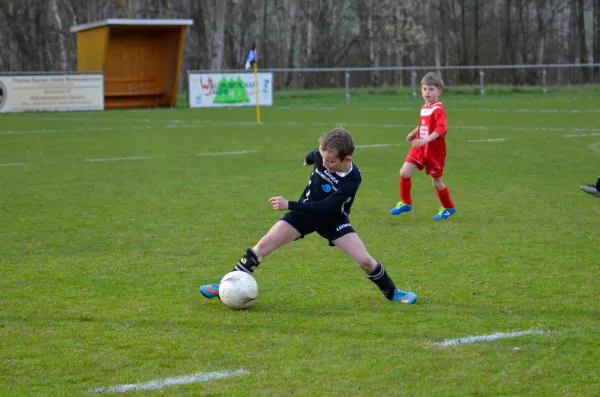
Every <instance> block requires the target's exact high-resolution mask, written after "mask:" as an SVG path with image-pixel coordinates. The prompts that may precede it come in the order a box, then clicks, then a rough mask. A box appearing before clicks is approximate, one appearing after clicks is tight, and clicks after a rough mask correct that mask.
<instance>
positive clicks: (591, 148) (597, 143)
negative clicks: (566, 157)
mask: <svg viewBox="0 0 600 397" xmlns="http://www.w3.org/2000/svg"><path fill="white" fill-rule="evenodd" d="M598 146H600V142H596V143H592V144H591V145H588V149H590V150H593V151H594V152H598V153H600V148H599V147H598Z"/></svg>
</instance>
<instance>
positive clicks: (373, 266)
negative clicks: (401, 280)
mask: <svg viewBox="0 0 600 397" xmlns="http://www.w3.org/2000/svg"><path fill="white" fill-rule="evenodd" d="M346 232H347V234H344V235H342V236H341V237H338V238H336V239H334V240H332V241H333V243H334V244H335V245H336V246H337V247H338V248H339V249H341V250H342V251H344V252H345V253H346V255H348V256H349V257H350V258H352V259H353V260H354V262H356V264H357V265H358V266H359V267H360V268H361V269H362V270H363V271H364V272H365V273H366V275H367V278H368V279H369V280H371V281H372V282H373V283H374V284H375V285H376V286H377V288H379V290H380V291H381V293H382V294H383V296H385V297H386V298H387V299H388V300H389V301H391V302H399V303H404V304H412V303H415V301H416V300H417V295H416V294H415V293H414V292H406V291H402V290H400V289H398V288H396V285H395V284H394V281H392V278H391V277H390V276H389V274H388V273H387V271H386V270H385V268H384V267H383V265H382V264H381V262H379V261H377V260H375V259H374V258H373V257H372V256H371V255H370V254H369V253H368V251H367V249H366V248H365V245H364V244H363V242H362V240H361V239H360V237H358V234H356V232H355V231H354V230H353V229H352V227H349V228H348V229H347V230H346Z"/></svg>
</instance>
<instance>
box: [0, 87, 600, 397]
mask: <svg viewBox="0 0 600 397" xmlns="http://www.w3.org/2000/svg"><path fill="white" fill-rule="evenodd" d="M448 91H449V92H448V95H447V96H444V97H442V99H445V102H444V103H445V106H446V110H447V113H448V121H449V125H450V131H449V133H448V138H447V142H448V152H449V157H448V159H447V169H446V172H445V176H444V180H445V182H446V183H447V184H448V186H449V187H450V189H451V192H452V197H453V199H454V201H455V203H456V205H457V208H458V212H457V214H456V215H454V216H453V217H452V218H451V219H449V220H448V221H446V222H434V221H433V219H432V217H433V215H434V214H435V213H436V211H437V209H438V207H439V202H438V199H437V196H436V195H435V193H434V191H433V189H432V187H431V182H430V179H429V178H428V177H427V176H426V175H424V174H423V173H419V174H416V175H415V176H414V177H413V200H414V203H413V204H414V205H413V211H412V212H411V213H409V214H404V215H402V216H399V217H392V216H390V215H389V214H388V210H389V208H390V207H391V206H393V205H394V204H395V202H396V201H397V200H398V191H397V183H398V169H399V167H400V166H401V164H402V162H403V160H404V157H405V155H406V152H407V150H408V147H407V146H406V145H404V144H402V143H403V142H404V139H405V136H406V134H407V133H408V132H409V131H410V129H412V126H414V125H415V123H416V121H417V118H418V112H419V111H418V109H419V107H420V105H421V102H420V101H413V100H411V99H410V95H377V93H373V92H371V93H369V91H368V90H363V91H356V92H354V93H353V97H352V103H351V104H350V105H346V104H344V96H343V92H342V91H339V92H335V93H332V92H330V91H326V92H324V93H319V92H316V91H313V92H309V93H305V94H304V95H302V94H301V93H299V92H296V93H295V94H294V93H293V94H291V95H283V94H282V95H278V96H276V98H275V106H273V107H264V108H262V109H261V111H262V112H261V113H262V120H263V122H264V124H263V125H260V126H259V125H256V124H253V121H254V109H253V108H236V109H197V110H191V109H166V110H131V111H106V112H85V113H40V114H7V115H1V116H0V164H3V165H4V166H2V167H0V189H1V192H2V193H1V194H0V225H1V226H2V228H1V229H0V269H1V271H2V278H1V279H0V280H1V281H0V299H1V302H2V305H1V306H0V379H1V380H0V395H2V396H42V395H43V396H73V395H89V394H90V393H89V391H90V390H91V389H95V388H101V387H109V386H115V385H122V384H133V383H140V382H148V381H151V380H155V379H161V378H168V377H177V376H183V375H188V374H193V373H200V372H202V373H210V372H215V371H229V370H236V369H240V368H241V369H244V370H245V371H247V372H248V374H247V375H244V376H240V377H233V378H227V379H222V380H214V381H211V382H205V383H195V384H185V385H179V386H172V387H166V388H163V389H160V390H149V391H130V392H128V393H127V395H131V396H138V395H139V396H142V395H143V396H152V395H177V396H199V395H207V396H247V395H256V396H284V395H310V396H313V395H326V396H331V395H336V396H342V395H363V396H376V395H410V396H558V395H559V396H594V395H598V390H600V380H599V377H598V373H599V372H600V365H599V364H598V363H599V362H600V342H599V339H598V332H599V331H600V314H599V311H598V298H599V295H598V291H599V289H598V285H599V283H600V259H599V258H598V246H599V241H600V231H599V230H600V229H599V225H600V223H599V215H600V199H598V198H595V197H593V196H591V195H586V194H584V193H583V192H581V191H580V190H579V188H578V186H579V185H581V184H585V183H591V182H593V181H594V180H595V178H596V177H597V176H598V175H599V174H600V161H599V160H600V152H598V150H600V117H599V115H600V113H599V112H598V109H599V102H598V99H597V95H595V92H594V90H581V91H570V90H567V89H565V91H558V92H554V93H553V94H552V95H547V96H542V95H540V94H537V95H536V94H535V93H530V94H528V95H518V94H510V93H508V92H507V93H505V94H502V95H497V96H489V97H486V98H485V99H484V100H481V99H479V98H478V96H477V95H454V94H452V93H451V92H452V90H451V89H449V90H448ZM467 91H468V90H467ZM339 93H342V95H339ZM339 124H344V125H346V126H347V128H348V129H349V130H350V131H351V132H352V133H353V135H354V136H355V139H356V141H357V144H358V145H369V144H395V143H399V144H401V145H400V146H389V147H378V148H359V149H357V150H356V152H355V156H354V157H355V162H356V164H357V165H358V166H359V167H360V168H361V170H362V173H363V177H364V182H363V185H362V187H361V188H360V190H359V194H358V197H357V202H356V204H355V205H354V207H353V211H352V216H351V219H352V224H353V226H354V228H355V229H356V230H357V231H358V233H359V235H360V236H361V237H362V239H363V240H364V242H365V244H366V246H367V248H368V250H369V251H370V253H371V254H372V255H373V256H374V257H376V258H377V259H379V260H381V261H382V262H383V263H384V264H385V265H386V267H387V269H388V271H389V273H390V275H391V276H392V277H393V278H394V280H395V282H396V284H397V285H398V286H399V287H400V288H403V289H407V290H412V291H415V292H416V293H417V294H418V295H419V300H418V302H417V304H415V305H413V306H405V305H394V304H391V303H389V302H387V301H386V300H385V299H384V298H383V297H382V296H381V294H380V293H379V292H378V290H377V288H376V287H375V286H374V285H373V284H372V283H370V282H369V281H368V280H366V278H365V276H364V274H363V273H362V271H360V270H359V269H358V268H357V267H356V266H355V265H354V264H353V263H352V262H351V260H349V259H348V258H346V257H345V256H344V255H343V254H342V253H341V252H339V251H338V250H336V249H335V248H330V247H328V246H327V242H326V241H324V240H323V239H321V238H320V237H318V236H317V235H311V236H308V237H306V238H305V239H303V240H300V241H297V242H295V243H292V244H290V245H288V246H285V247H283V248H281V249H280V250H278V251H276V252H274V253H273V254H272V255H271V256H269V257H268V258H266V259H265V261H264V263H263V264H261V266H260V268H259V269H258V271H257V272H256V278H257V281H258V284H259V290H260V292H259V302H258V303H257V304H256V305H255V306H253V307H252V308H251V309H249V310H247V311H232V310H229V309H227V308H226V307H225V306H223V305H222V304H220V303H219V302H218V301H214V300H213V301H207V300H203V299H201V297H200V295H199V293H198V286H199V285H200V284H202V283H206V282H214V281H216V280H217V279H218V278H219V277H220V276H222V275H223V274H225V273H227V272H228V271H229V270H231V268H232V266H233V264H234V263H235V261H236V260H237V259H239V257H240V256H241V255H242V253H243V252H244V250H245V249H246V248H247V247H249V246H251V245H253V244H254V243H256V241H258V239H259V238H260V237H261V236H262V235H263V234H264V233H265V232H266V231H267V230H268V228H269V227H270V226H271V225H272V224H273V223H274V222H275V221H276V220H277V219H278V218H279V217H280V216H281V215H282V213H281V212H275V211H273V210H272V209H271V208H270V206H269V205H268V203H267V199H268V198H269V197H271V196H273V195H284V196H285V197H287V198H289V199H297V197H298V196H299V195H300V193H301V191H302V189H303V188H304V186H305V184H306V182H307V179H308V173H309V170H307V169H306V168H303V167H302V160H303V156H304V155H305V154H306V152H308V151H309V150H311V149H313V148H314V147H316V143H317V139H318V137H319V136H320V135H321V134H323V133H324V132H326V131H327V130H328V129H329V128H330V127H332V126H334V125H339ZM9 131H10V133H9ZM571 134H578V135H584V134H585V135H586V136H579V137H571V138H568V137H566V135H571ZM499 138H503V139H507V140H506V141H498V142H469V141H470V140H480V139H499ZM242 150H247V151H256V152H252V153H248V154H244V155H222V156H210V155H201V156H199V155H198V154H207V153H216V152H235V151H242ZM119 157H144V158H139V159H132V160H123V161H103V162H90V161H86V160H90V159H108V158H119ZM13 163H25V165H23V166H8V165H6V164H13ZM530 329H537V330H542V331H545V332H548V334H546V335H528V336H521V337H518V338H513V339H501V340H497V341H491V342H482V343H475V344H464V345H458V346H454V347H438V346H433V345H432V344H433V343H436V342H441V341H443V340H445V339H453V338H459V337H464V336H469V335H488V334H492V333H495V332H513V331H525V330H530Z"/></svg>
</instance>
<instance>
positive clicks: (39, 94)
mask: <svg viewBox="0 0 600 397" xmlns="http://www.w3.org/2000/svg"><path fill="white" fill-rule="evenodd" d="M102 109H104V77H103V75H102V74H69V75H60V74H56V75H23V76H16V75H15V76H1V75H0V113H4V112H39V111H71V110H102Z"/></svg>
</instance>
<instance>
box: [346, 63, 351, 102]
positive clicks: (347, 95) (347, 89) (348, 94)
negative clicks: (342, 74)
mask: <svg viewBox="0 0 600 397" xmlns="http://www.w3.org/2000/svg"><path fill="white" fill-rule="evenodd" d="M346 104H350V72H348V70H346Z"/></svg>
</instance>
